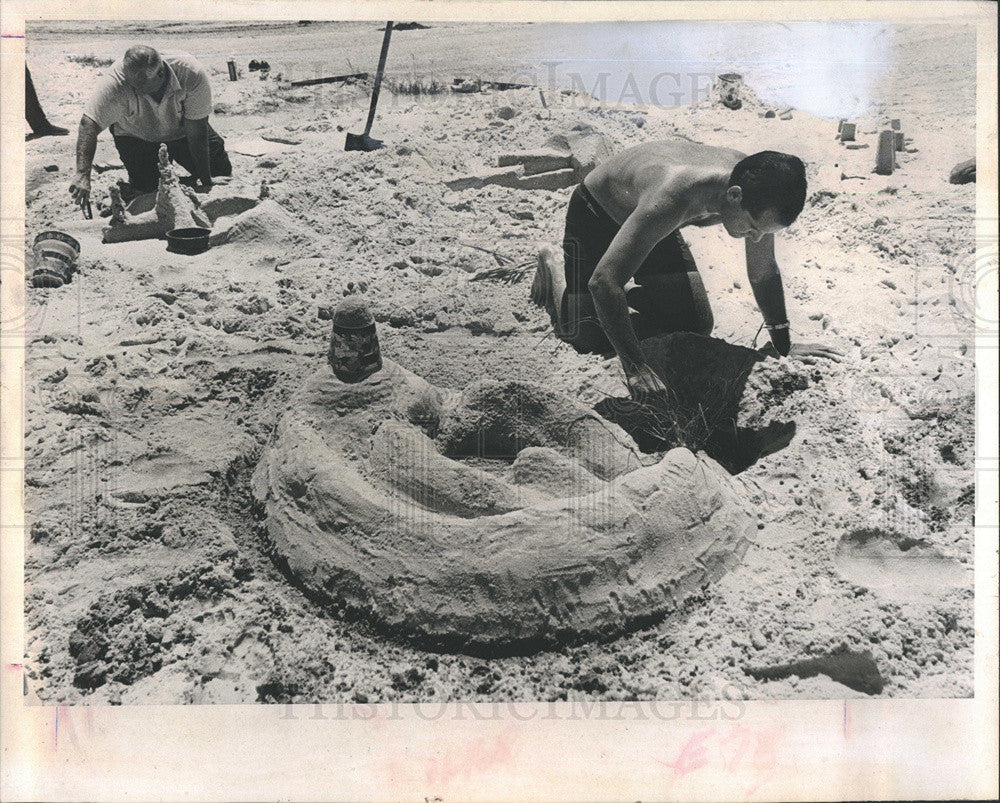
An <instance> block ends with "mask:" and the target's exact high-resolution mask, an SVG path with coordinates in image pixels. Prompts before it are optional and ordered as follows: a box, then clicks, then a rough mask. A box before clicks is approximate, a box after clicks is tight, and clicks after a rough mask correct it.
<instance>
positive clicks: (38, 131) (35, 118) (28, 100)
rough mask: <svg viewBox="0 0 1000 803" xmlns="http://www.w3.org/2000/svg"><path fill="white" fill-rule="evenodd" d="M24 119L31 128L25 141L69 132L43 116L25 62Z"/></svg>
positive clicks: (58, 135) (43, 113) (33, 83)
mask: <svg viewBox="0 0 1000 803" xmlns="http://www.w3.org/2000/svg"><path fill="white" fill-rule="evenodd" d="M24 119H25V120H26V121H27V123H28V127H29V128H31V133H30V134H26V135H25V138H24V139H25V141H28V140H30V139H38V138H39V137H61V136H64V135H66V134H68V133H69V130H68V129H66V128H60V127H59V126H56V125H52V123H50V122H49V120H48V118H47V117H46V116H45V112H44V111H42V104H41V103H39V102H38V94H37V93H36V92H35V82H34V81H32V80H31V73H30V72H29V71H28V65H27V64H25V65H24Z"/></svg>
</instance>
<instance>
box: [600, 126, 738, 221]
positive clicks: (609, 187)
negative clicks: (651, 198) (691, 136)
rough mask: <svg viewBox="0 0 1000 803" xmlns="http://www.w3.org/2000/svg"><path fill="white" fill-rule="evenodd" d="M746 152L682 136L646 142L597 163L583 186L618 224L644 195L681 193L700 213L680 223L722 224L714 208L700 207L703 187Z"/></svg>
mask: <svg viewBox="0 0 1000 803" xmlns="http://www.w3.org/2000/svg"><path fill="white" fill-rule="evenodd" d="M745 156H746V154H743V153H740V152H739V151H735V150H733V149H731V148H715V147H712V146H709V145H701V144H699V143H696V142H690V141H688V140H684V139H675V140H665V141H659V142H646V143H643V144H642V145H637V146H635V147H632V148H629V149H628V150H625V151H623V152H622V153H620V154H618V155H617V156H615V157H613V158H611V159H609V160H608V161H606V162H604V163H603V164H601V165H599V166H598V167H596V168H595V169H594V170H593V171H591V173H590V174H589V175H588V176H587V178H586V179H585V180H584V184H586V186H587V189H588V190H590V192H591V193H592V194H593V196H594V198H596V199H597V202H598V203H599V204H600V205H601V206H602V207H603V208H604V209H605V211H607V212H608V214H609V215H611V217H613V218H614V219H615V220H616V221H617V222H618V224H619V225H621V224H623V223H624V222H625V221H626V220H627V219H628V217H629V215H631V214H632V213H633V212H634V211H635V208H636V206H637V205H638V203H639V199H640V198H642V197H643V195H645V194H646V193H666V192H675V193H676V192H682V193H684V194H685V195H686V196H688V198H689V200H690V201H692V202H693V203H692V210H693V211H695V212H699V211H700V212H701V214H694V215H693V216H692V217H690V218H689V219H685V220H684V222H683V223H681V226H691V225H694V226H709V225H714V224H717V223H721V222H722V218H721V216H720V215H719V214H718V213H717V212H709V211H707V210H705V209H700V210H699V209H698V207H704V205H705V203H704V202H705V201H706V200H707V199H706V198H705V197H704V196H705V195H706V190H707V189H708V188H709V187H711V186H713V185H714V184H715V183H716V182H717V180H718V178H719V177H720V176H724V177H725V178H728V177H729V175H730V174H731V173H732V171H733V168H734V167H735V166H736V165H737V164H738V163H739V162H740V160H741V159H743V158H745ZM699 201H701V203H699ZM667 233H669V232H664V234H667Z"/></svg>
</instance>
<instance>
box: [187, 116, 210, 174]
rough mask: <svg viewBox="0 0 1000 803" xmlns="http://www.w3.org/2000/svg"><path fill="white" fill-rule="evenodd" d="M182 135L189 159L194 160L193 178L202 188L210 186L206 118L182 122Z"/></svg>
mask: <svg viewBox="0 0 1000 803" xmlns="http://www.w3.org/2000/svg"><path fill="white" fill-rule="evenodd" d="M184 135H185V136H186V137H187V142H188V148H190V150H191V158H192V159H194V166H195V172H194V175H195V178H196V179H198V180H199V181H200V182H201V184H202V186H204V187H211V186H212V172H211V169H210V166H209V165H210V163H209V156H208V118H207V117H202V118H201V119H199V120H187V119H185V120H184Z"/></svg>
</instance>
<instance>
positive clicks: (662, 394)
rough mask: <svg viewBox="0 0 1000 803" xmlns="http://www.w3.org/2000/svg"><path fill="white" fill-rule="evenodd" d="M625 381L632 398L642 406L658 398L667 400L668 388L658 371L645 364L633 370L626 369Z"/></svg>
mask: <svg viewBox="0 0 1000 803" xmlns="http://www.w3.org/2000/svg"><path fill="white" fill-rule="evenodd" d="M625 381H626V383H627V384H628V390H629V393H631V394H632V398H633V399H635V400H636V401H637V402H639V403H640V404H646V403H648V402H650V401H652V400H653V399H655V398H657V397H659V398H666V395H667V386H666V385H664V384H663V380H662V379H660V377H659V375H658V374H657V373H656V371H654V370H653V369H652V368H650V367H649V366H648V365H646V364H645V363H640V364H639V365H636V366H634V367H633V368H632V369H631V370H629V369H628V368H625Z"/></svg>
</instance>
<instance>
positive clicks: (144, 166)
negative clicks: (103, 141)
mask: <svg viewBox="0 0 1000 803" xmlns="http://www.w3.org/2000/svg"><path fill="white" fill-rule="evenodd" d="M112 136H113V137H114V140H115V147H116V148H117V149H118V155H119V156H120V157H121V159H122V164H123V165H124V166H125V170H126V172H127V173H128V181H129V184H131V185H132V190H133V192H135V194H136V195H141V194H142V193H144V192H156V188H157V187H158V186H160V168H159V164H160V158H159V153H160V145H159V143H157V142H147V141H146V140H144V139H139V138H138V137H129V136H126V135H124V134H123V135H118V134H115V133H114V132H112Z"/></svg>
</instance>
